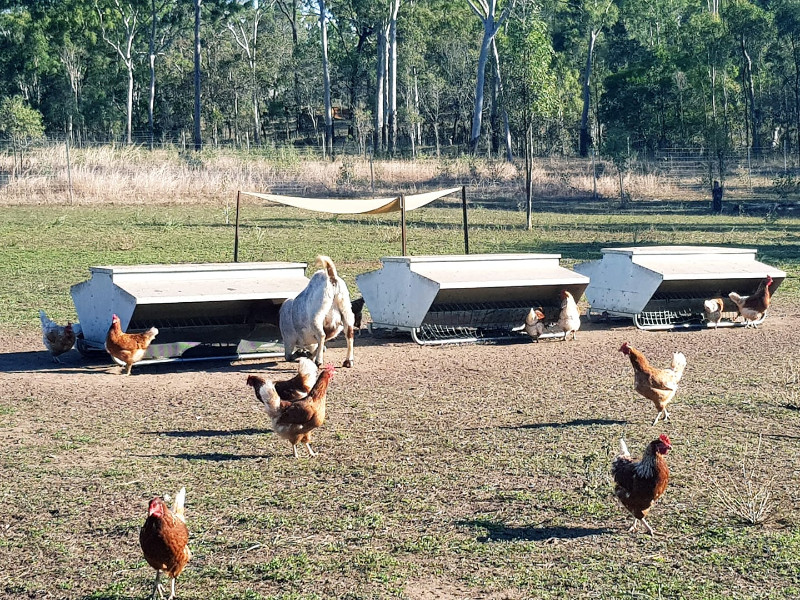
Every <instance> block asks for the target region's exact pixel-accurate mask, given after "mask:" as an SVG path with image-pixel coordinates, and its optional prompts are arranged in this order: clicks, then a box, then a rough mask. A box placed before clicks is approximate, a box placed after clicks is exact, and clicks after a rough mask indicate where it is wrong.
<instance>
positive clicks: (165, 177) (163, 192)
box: [0, 145, 679, 204]
mask: <svg viewBox="0 0 800 600" xmlns="http://www.w3.org/2000/svg"><path fill="white" fill-rule="evenodd" d="M70 158H71V178H72V190H73V194H72V202H73V203H74V204H96V203H125V204H135V203H142V204H153V203H158V204H163V203H177V204H181V203H197V202H208V201H218V200H219V199H220V198H225V197H227V198H231V197H233V196H235V194H236V191H237V190H257V191H273V192H275V193H288V194H293V195H309V196H320V195H324V194H336V195H350V196H352V195H364V194H367V193H370V190H371V186H372V185H373V181H374V186H375V192H376V194H384V193H396V192H398V191H405V192H415V191H418V190H422V189H430V188H431V187H436V186H443V185H454V184H455V185H468V186H469V187H470V188H472V189H473V190H476V191H477V192H478V193H479V194H480V195H481V196H483V197H484V199H491V200H495V201H496V200H498V199H502V200H504V201H510V202H511V203H515V202H516V203H520V202H521V201H522V199H523V198H524V172H523V170H522V169H521V168H520V166H519V165H517V164H511V163H507V162H505V161H495V160H487V159H479V158H474V157H468V156H467V157H460V158H456V159H451V158H442V159H434V158H423V159H418V160H391V161H388V160H378V161H374V162H372V163H371V162H370V161H369V160H366V159H364V158H361V157H352V156H344V157H339V158H337V159H336V160H334V161H326V160H320V159H319V158H318V157H314V156H304V155H302V154H300V153H298V152H297V151H296V150H292V149H285V150H274V151H271V152H270V153H268V154H267V153H265V154H254V153H250V154H244V153H239V152H235V151H217V150H206V151H203V152H202V153H199V154H195V153H183V152H180V151H179V150H178V149H177V148H172V149H170V148H162V149H156V150H153V151H149V150H147V149H146V148H144V147H141V146H111V145H108V146H99V147H89V148H82V149H72V150H71V153H70ZM12 170H13V158H12V156H11V155H10V154H8V153H6V154H0V172H3V171H5V172H7V173H11V172H12ZM598 172H600V173H602V175H601V176H599V177H598V179H597V182H596V186H595V183H594V181H593V178H592V174H591V163H589V162H586V161H577V160H570V161H566V160H564V161H559V160H556V159H542V160H541V161H539V162H538V163H537V164H536V165H535V167H534V171H533V182H534V184H533V185H534V196H535V197H537V198H548V199H552V198H571V197H587V196H591V194H592V193H593V190H594V189H595V187H596V191H597V193H598V194H599V195H600V196H601V197H604V198H608V199H609V201H611V202H616V200H617V198H618V197H619V183H618V179H617V175H616V172H615V170H614V169H613V168H612V167H608V166H606V165H603V164H602V163H598ZM69 175H70V174H68V171H67V159H66V149H65V147H64V146H60V145H59V146H48V147H45V148H41V149H35V150H32V151H29V152H28V153H27V154H26V155H25V158H24V161H23V168H22V170H21V171H20V172H18V173H17V174H16V177H11V178H10V180H9V182H8V185H6V186H5V187H2V188H0V203H5V204H44V203H51V204H64V203H69V202H70V196H69ZM625 190H626V193H627V194H628V195H629V197H630V198H632V199H634V200H636V199H646V198H664V197H669V196H673V197H675V196H678V195H679V194H678V193H677V190H675V189H674V187H673V186H672V184H671V183H670V181H669V180H667V179H665V178H663V177H661V176H657V175H654V174H639V173H630V174H628V175H627V176H626V178H625Z"/></svg>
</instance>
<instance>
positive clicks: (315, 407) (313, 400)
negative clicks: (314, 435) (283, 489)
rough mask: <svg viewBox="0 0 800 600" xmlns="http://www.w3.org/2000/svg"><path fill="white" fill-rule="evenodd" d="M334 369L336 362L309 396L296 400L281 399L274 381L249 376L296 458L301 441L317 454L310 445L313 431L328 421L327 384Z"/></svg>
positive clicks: (311, 453)
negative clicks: (326, 417) (326, 418)
mask: <svg viewBox="0 0 800 600" xmlns="http://www.w3.org/2000/svg"><path fill="white" fill-rule="evenodd" d="M335 372H336V370H335V369H334V368H333V365H326V366H325V367H324V368H323V369H322V372H321V373H320V375H319V377H318V378H317V381H316V383H315V384H314V387H312V388H311V391H309V392H308V396H307V397H306V398H303V399H302V400H297V401H295V402H290V401H287V400H281V399H280V396H278V392H276V391H275V384H274V383H272V382H271V381H269V380H266V379H264V378H262V377H258V376H257V375H250V376H248V378H247V385H249V386H251V387H252V388H253V389H254V390H255V393H256V397H257V398H258V399H259V400H260V401H261V402H263V403H264V407H265V408H266V409H267V414H268V415H269V417H270V419H272V429H273V430H274V431H275V433H276V434H277V435H278V436H279V437H282V438H283V439H285V440H287V441H288V442H289V443H290V444H291V445H292V452H293V453H294V456H295V458H297V444H300V443H303V444H305V445H306V448H308V453H309V454H310V455H311V456H316V455H317V453H316V452H314V451H313V450H312V449H311V432H312V431H313V430H314V429H316V428H317V427H321V426H322V425H323V424H324V423H325V411H326V401H327V395H328V384H329V383H330V380H331V377H333V374H334V373H335Z"/></svg>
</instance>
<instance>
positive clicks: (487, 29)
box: [467, 0, 515, 153]
mask: <svg viewBox="0 0 800 600" xmlns="http://www.w3.org/2000/svg"><path fill="white" fill-rule="evenodd" d="M514 1H515V0H506V5H505V7H504V8H503V10H502V11H501V12H500V14H499V15H498V14H497V11H498V8H499V7H498V0H467V3H468V4H469V7H470V8H471V9H472V12H474V13H475V15H476V16H477V17H478V18H479V19H480V20H481V23H483V39H482V40H481V46H480V52H479V54H478V72H477V77H476V81H475V107H474V109H473V112H472V129H471V132H470V140H469V147H470V152H473V153H474V152H475V151H476V150H477V148H478V141H479V140H480V136H481V122H482V119H483V92H484V85H485V79H486V62H487V61H488V59H489V52H490V51H491V49H492V42H493V41H494V38H495V36H496V35H497V32H498V31H500V28H501V27H502V26H503V23H504V22H505V20H506V19H507V18H508V15H509V14H510V13H511V9H512V8H513V7H514Z"/></svg>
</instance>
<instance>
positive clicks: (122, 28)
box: [94, 0, 146, 144]
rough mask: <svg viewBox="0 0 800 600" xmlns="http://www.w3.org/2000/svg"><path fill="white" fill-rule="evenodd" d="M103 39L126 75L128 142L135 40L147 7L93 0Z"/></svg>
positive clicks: (125, 0) (134, 1)
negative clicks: (123, 67) (120, 63)
mask: <svg viewBox="0 0 800 600" xmlns="http://www.w3.org/2000/svg"><path fill="white" fill-rule="evenodd" d="M94 6H95V10H96V11H97V15H98V17H99V19H100V30H101V34H102V37H103V40H105V42H106V43H107V44H108V45H109V46H111V47H112V48H113V49H114V51H115V52H116V53H117V56H118V57H119V59H120V60H121V61H122V64H123V65H124V66H125V70H126V72H127V74H128V85H127V101H126V103H125V141H126V142H127V143H128V144H130V143H132V142H133V139H132V127H133V83H134V81H133V79H134V71H135V66H136V64H135V58H136V57H135V52H134V48H133V46H134V42H135V41H136V38H137V35H138V34H139V31H140V29H141V28H142V23H143V14H145V13H146V6H145V4H144V1H143V0H95V2H94Z"/></svg>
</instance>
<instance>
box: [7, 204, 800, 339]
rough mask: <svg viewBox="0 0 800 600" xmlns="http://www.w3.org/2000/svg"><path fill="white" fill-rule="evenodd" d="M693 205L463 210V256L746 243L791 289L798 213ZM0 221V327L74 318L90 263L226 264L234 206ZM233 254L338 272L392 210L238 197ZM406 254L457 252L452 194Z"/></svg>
mask: <svg viewBox="0 0 800 600" xmlns="http://www.w3.org/2000/svg"><path fill="white" fill-rule="evenodd" d="M704 209H705V204H703V203H697V202H695V203H691V202H690V203H672V204H670V203H665V202H640V203H635V204H634V205H633V206H632V207H631V208H630V209H628V210H625V211H620V210H615V209H610V208H609V206H608V205H607V204H606V203H594V204H591V203H579V202H576V201H569V202H564V203H562V204H558V203H547V204H541V205H540V206H537V210H536V212H535V215H534V226H533V229H532V230H531V231H527V230H526V229H525V227H524V222H525V215H524V213H522V212H519V211H512V210H502V209H497V208H480V207H479V208H472V209H471V210H470V211H469V222H470V229H469V243H470V252H472V253H490V252H546V253H558V254H561V255H562V258H563V263H564V264H565V265H566V266H569V265H571V264H572V263H574V262H577V261H583V260H590V259H596V258H599V257H600V249H601V248H603V247H606V246H616V245H633V244H711V245H732V246H740V247H748V248H756V249H757V250H758V256H759V259H760V260H763V261H765V262H767V263H768V264H773V265H775V266H777V267H779V268H781V269H784V270H786V271H787V272H788V273H789V274H790V275H792V277H790V278H789V279H788V280H787V282H786V283H785V284H784V285H783V287H782V288H781V293H782V294H786V295H791V296H794V295H796V294H797V293H798V287H797V284H796V283H795V282H796V281H797V279H796V275H797V274H798V265H800V216H798V217H793V218H789V217H775V216H738V215H737V216H732V215H725V216H710V215H706V214H703V212H702V210H704ZM2 211H3V219H2V221H0V252H2V255H3V259H2V261H0V303H2V307H3V308H2V311H0V326H3V327H26V326H35V325H36V324H37V323H38V319H37V310H38V308H40V307H42V308H45V309H46V310H47V312H48V314H50V313H52V315H53V318H55V319H57V320H63V319H67V318H69V319H72V320H74V319H75V314H74V308H73V307H72V300H71V298H70V295H69V287H70V286H71V285H73V284H75V283H78V282H80V281H83V280H85V279H88V277H89V271H88V268H89V267H90V266H92V265H126V264H141V263H159V264H160V263H167V264H168V263H186V262H228V261H231V260H233V246H234V222H235V204H231V203H217V204H213V203H203V204H199V205H197V206H187V205H165V206H161V205H159V206H153V207H148V206H146V205H145V206H141V205H137V206H123V205H105V206H100V207H98V206H64V205H50V206H13V205H12V206H4V207H3V208H2ZM240 224H241V233H240V250H239V260H240V261H269V260H291V261H300V262H312V261H313V258H314V256H315V255H316V254H319V253H327V254H329V255H330V256H331V257H332V258H333V259H334V261H335V262H336V264H337V265H338V266H339V270H340V272H342V273H343V275H344V277H345V279H346V280H347V281H348V282H349V283H350V284H354V280H355V276H356V275H357V274H359V273H363V272H365V271H368V270H371V269H374V268H377V267H378V266H379V264H380V263H379V259H380V257H381V256H389V255H395V254H400V228H399V221H398V218H397V216H396V215H389V216H380V217H377V216H356V217H351V216H341V217H336V216H331V215H327V214H324V213H309V212H307V211H301V210H298V209H293V208H289V207H283V206H275V205H269V206H267V205H265V204H264V203H262V202H261V201H256V200H243V201H242V207H241V216H240ZM408 250H409V252H410V253H411V254H416V255H420V254H447V253H454V254H458V253H462V252H463V251H464V241H463V231H462V215H461V210H460V207H459V205H458V204H457V203H449V204H447V203H445V204H443V205H442V207H441V208H440V207H436V208H423V209H419V210H416V211H412V212H410V213H409V215H408Z"/></svg>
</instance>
